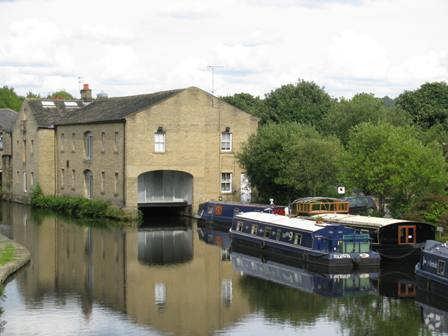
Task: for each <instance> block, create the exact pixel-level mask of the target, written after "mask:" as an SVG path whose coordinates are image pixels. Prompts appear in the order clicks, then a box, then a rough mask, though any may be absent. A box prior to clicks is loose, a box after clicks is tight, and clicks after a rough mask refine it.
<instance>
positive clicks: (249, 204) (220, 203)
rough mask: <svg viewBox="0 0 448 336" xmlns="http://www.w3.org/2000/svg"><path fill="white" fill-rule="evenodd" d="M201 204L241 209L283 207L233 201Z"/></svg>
mask: <svg viewBox="0 0 448 336" xmlns="http://www.w3.org/2000/svg"><path fill="white" fill-rule="evenodd" d="M201 204H218V205H234V206H240V207H265V208H269V207H280V206H282V205H278V204H272V205H270V204H258V203H240V202H232V201H207V202H204V203H201Z"/></svg>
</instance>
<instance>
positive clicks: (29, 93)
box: [25, 91, 40, 98]
mask: <svg viewBox="0 0 448 336" xmlns="http://www.w3.org/2000/svg"><path fill="white" fill-rule="evenodd" d="M25 97H26V98H40V94H39V93H34V92H31V91H28V93H27V94H26V96H25Z"/></svg>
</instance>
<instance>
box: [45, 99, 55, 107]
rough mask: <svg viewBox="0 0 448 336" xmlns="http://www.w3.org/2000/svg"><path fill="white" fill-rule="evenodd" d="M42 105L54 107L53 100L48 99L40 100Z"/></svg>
mask: <svg viewBox="0 0 448 336" xmlns="http://www.w3.org/2000/svg"><path fill="white" fill-rule="evenodd" d="M42 106H43V107H56V105H55V104H54V102H53V101H49V100H42Z"/></svg>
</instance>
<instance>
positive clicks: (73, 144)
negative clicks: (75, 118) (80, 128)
mask: <svg viewBox="0 0 448 336" xmlns="http://www.w3.org/2000/svg"><path fill="white" fill-rule="evenodd" d="M75 136H76V134H75V133H72V152H74V151H75Z"/></svg>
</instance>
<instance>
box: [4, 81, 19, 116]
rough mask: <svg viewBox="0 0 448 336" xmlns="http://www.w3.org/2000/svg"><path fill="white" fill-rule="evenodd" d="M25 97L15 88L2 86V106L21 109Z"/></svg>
mask: <svg viewBox="0 0 448 336" xmlns="http://www.w3.org/2000/svg"><path fill="white" fill-rule="evenodd" d="M22 101H23V98H22V97H19V96H18V95H17V94H16V93H15V92H14V89H13V88H9V87H7V86H3V87H2V88H0V108H10V109H11V110H14V111H19V110H20V107H21V106H22Z"/></svg>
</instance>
